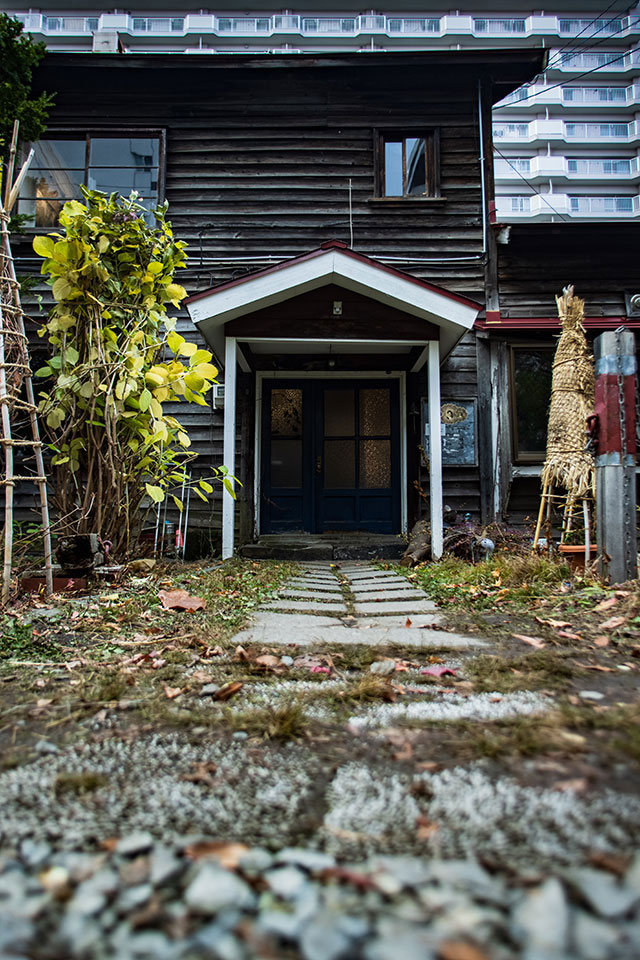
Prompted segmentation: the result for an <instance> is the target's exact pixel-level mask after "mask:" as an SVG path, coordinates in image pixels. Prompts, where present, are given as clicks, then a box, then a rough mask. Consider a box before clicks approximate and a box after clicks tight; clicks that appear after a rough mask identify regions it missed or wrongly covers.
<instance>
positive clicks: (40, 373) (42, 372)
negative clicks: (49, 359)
mask: <svg viewBox="0 0 640 960" xmlns="http://www.w3.org/2000/svg"><path fill="white" fill-rule="evenodd" d="M50 376H51V367H40V369H39V370H36V372H35V373H34V377H50Z"/></svg>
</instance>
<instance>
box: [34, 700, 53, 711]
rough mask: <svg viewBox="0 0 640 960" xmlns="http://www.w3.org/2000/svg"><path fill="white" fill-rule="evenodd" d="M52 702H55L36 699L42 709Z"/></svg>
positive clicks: (37, 704) (37, 705)
mask: <svg viewBox="0 0 640 960" xmlns="http://www.w3.org/2000/svg"><path fill="white" fill-rule="evenodd" d="M51 703H53V700H36V707H38V709H39V710H42V709H44V707H48V706H49V704H51Z"/></svg>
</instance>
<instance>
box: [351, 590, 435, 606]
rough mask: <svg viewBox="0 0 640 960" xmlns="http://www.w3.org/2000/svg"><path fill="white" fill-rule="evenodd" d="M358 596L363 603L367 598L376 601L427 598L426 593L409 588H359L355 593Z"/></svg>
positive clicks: (357, 600) (358, 600) (357, 599)
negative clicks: (360, 589) (361, 589)
mask: <svg viewBox="0 0 640 960" xmlns="http://www.w3.org/2000/svg"><path fill="white" fill-rule="evenodd" d="M354 596H355V598H356V603H363V602H365V601H367V600H373V601H375V602H380V603H382V602H384V601H387V600H392V601H396V600H399V601H400V600H425V599H426V594H424V593H422V591H418V590H411V589H410V588H407V589H406V590H363V591H362V592H360V591H359V590H358V591H357V592H356V593H354Z"/></svg>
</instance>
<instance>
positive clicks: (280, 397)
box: [271, 390, 302, 437]
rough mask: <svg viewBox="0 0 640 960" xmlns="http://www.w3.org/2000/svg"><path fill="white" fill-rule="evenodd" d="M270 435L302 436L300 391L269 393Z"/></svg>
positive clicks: (275, 391)
mask: <svg viewBox="0 0 640 960" xmlns="http://www.w3.org/2000/svg"><path fill="white" fill-rule="evenodd" d="M271 435H272V436H273V437H301V436H302V390H272V391H271Z"/></svg>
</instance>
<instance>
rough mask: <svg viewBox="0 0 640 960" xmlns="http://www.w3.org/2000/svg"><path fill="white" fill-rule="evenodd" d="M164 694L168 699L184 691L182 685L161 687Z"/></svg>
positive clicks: (172, 698)
mask: <svg viewBox="0 0 640 960" xmlns="http://www.w3.org/2000/svg"><path fill="white" fill-rule="evenodd" d="M162 689H163V690H164V695H165V697H166V698H167V699H168V700H175V698H176V697H179V696H180V694H181V693H183V692H184V691H183V690H182V687H163V688H162Z"/></svg>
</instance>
